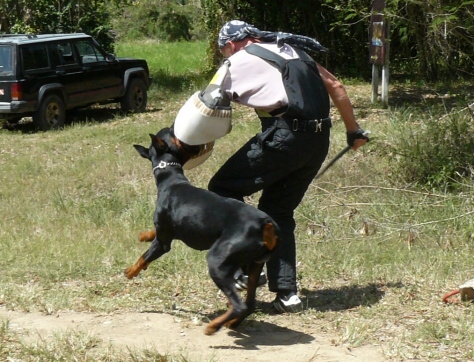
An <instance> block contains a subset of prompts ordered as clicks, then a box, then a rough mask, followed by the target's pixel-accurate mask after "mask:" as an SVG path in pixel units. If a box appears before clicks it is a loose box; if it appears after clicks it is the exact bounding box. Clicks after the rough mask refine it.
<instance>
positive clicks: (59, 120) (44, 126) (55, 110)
mask: <svg viewBox="0 0 474 362" xmlns="http://www.w3.org/2000/svg"><path fill="white" fill-rule="evenodd" d="M65 121H66V109H65V107H64V102H63V100H62V99H61V97H59V96H57V95H56V94H50V95H47V96H45V97H44V99H43V100H42V101H41V105H40V107H39V109H38V110H37V111H36V112H35V114H34V115H33V122H34V124H35V125H36V127H38V128H39V129H40V130H42V131H49V130H51V129H58V128H61V127H62V126H64V122H65Z"/></svg>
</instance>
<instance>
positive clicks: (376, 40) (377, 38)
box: [369, 0, 389, 106]
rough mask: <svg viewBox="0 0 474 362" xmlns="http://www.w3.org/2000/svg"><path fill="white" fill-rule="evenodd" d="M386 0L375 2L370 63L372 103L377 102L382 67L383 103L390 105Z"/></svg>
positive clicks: (370, 43) (371, 20)
mask: <svg viewBox="0 0 474 362" xmlns="http://www.w3.org/2000/svg"><path fill="white" fill-rule="evenodd" d="M384 11H385V0H374V3H373V5H372V15H371V17H370V31H369V53H370V54H369V62H370V63H371V64H372V97H371V98H372V103H374V102H376V101H377V97H378V86H379V71H380V67H382V103H383V104H384V106H386V105H387V104H388V79H389V71H388V65H389V62H388V38H389V36H388V32H389V27H388V24H387V21H386V19H385V15H384Z"/></svg>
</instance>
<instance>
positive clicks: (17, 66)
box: [0, 33, 151, 131]
mask: <svg viewBox="0 0 474 362" xmlns="http://www.w3.org/2000/svg"><path fill="white" fill-rule="evenodd" d="M150 84H151V78H150V75H149V70H148V65H147V62H146V61H145V60H143V59H131V58H116V57H115V56H114V55H112V54H108V53H106V52H105V51H104V50H103V49H102V47H101V46H100V45H99V44H98V43H97V42H96V41H95V40H94V39H93V38H92V37H91V36H89V35H87V34H82V33H76V34H42V35H0V119H6V120H7V121H9V122H11V123H14V122H18V121H19V120H20V119H21V118H22V117H30V116H31V117H33V121H34V123H35V125H36V126H37V127H38V128H39V129H41V130H45V131H46V130H49V129H53V128H59V127H61V126H62V125H63V124H64V122H65V118H66V111H68V110H71V109H74V108H80V107H85V106H88V105H91V104H95V103H99V104H103V103H111V102H120V105H121V108H122V110H124V111H126V112H129V111H131V112H142V111H144V110H145V108H146V104H147V91H148V89H149V87H150Z"/></svg>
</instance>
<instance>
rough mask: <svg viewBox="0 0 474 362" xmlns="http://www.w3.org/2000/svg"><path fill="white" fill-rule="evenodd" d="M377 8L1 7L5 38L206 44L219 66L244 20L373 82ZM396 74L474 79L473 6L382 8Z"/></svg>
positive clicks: (232, 3)
mask: <svg viewBox="0 0 474 362" xmlns="http://www.w3.org/2000/svg"><path fill="white" fill-rule="evenodd" d="M373 4H374V0H354V1H349V2H348V1H342V0H326V1H298V2H291V1H286V2H285V1H274V0H270V1H268V0H263V1H262V0H225V1H224V0H179V1H177V0H140V1H137V0H95V1H83V0H61V1H55V2H51V1H50V0H0V33H10V32H12V33H28V34H31V33H46V32H79V31H81V32H86V33H89V34H91V35H93V36H94V37H95V38H96V39H98V40H99V42H101V43H102V45H103V46H104V47H106V48H107V49H109V50H111V51H112V50H113V42H114V41H115V40H118V41H130V40H138V39H156V40H159V41H190V40H192V41H195V40H204V41H207V42H208V46H207V54H208V67H209V68H214V67H215V66H216V64H217V62H218V61H219V58H218V52H217V49H216V48H217V46H216V41H215V39H216V36H217V32H218V31H219V29H220V27H221V26H222V24H223V23H224V22H226V21H228V20H230V19H242V20H245V21H247V22H249V23H251V24H254V25H255V26H257V27H258V28H260V29H262V30H272V31H285V32H292V33H297V34H304V35H308V36H312V37H315V38H316V39H318V40H319V41H320V42H321V44H323V45H324V46H326V47H327V48H329V50H330V52H329V53H328V54H327V55H325V56H321V55H319V54H317V55H315V56H316V57H317V58H318V60H320V61H322V62H327V64H328V65H329V66H330V69H331V70H333V71H335V72H337V73H338V74H343V75H345V76H348V77H364V78H365V79H367V78H369V77H370V67H367V63H368V62H369V54H368V53H369V51H368V50H369V49H368V48H369V39H368V34H369V27H370V23H371V15H372V5H373ZM385 4H386V7H385V11H384V16H385V18H384V23H385V24H387V23H390V24H391V25H390V28H391V31H390V34H389V36H388V38H390V54H391V57H390V58H391V59H390V62H391V68H392V69H391V73H392V74H397V75H401V76H403V77H405V78H406V77H410V78H412V79H419V78H420V77H422V78H423V79H429V80H431V81H434V80H437V79H443V80H445V81H450V80H453V79H454V80H460V79H469V78H471V79H472V77H473V75H474V74H473V71H472V70H473V68H474V57H473V51H472V44H473V39H474V12H473V1H472V0H437V1H418V0H405V1H400V0H389V1H385Z"/></svg>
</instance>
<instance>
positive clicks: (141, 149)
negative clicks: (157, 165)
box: [133, 145, 150, 160]
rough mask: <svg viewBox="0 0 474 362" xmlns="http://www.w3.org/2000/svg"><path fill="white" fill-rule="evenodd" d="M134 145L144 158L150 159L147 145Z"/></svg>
mask: <svg viewBox="0 0 474 362" xmlns="http://www.w3.org/2000/svg"><path fill="white" fill-rule="evenodd" d="M133 147H135V149H136V150H137V152H138V153H139V154H140V156H142V157H143V158H146V159H148V160H149V159H150V153H149V152H148V148H145V147H143V146H140V145H133Z"/></svg>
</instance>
